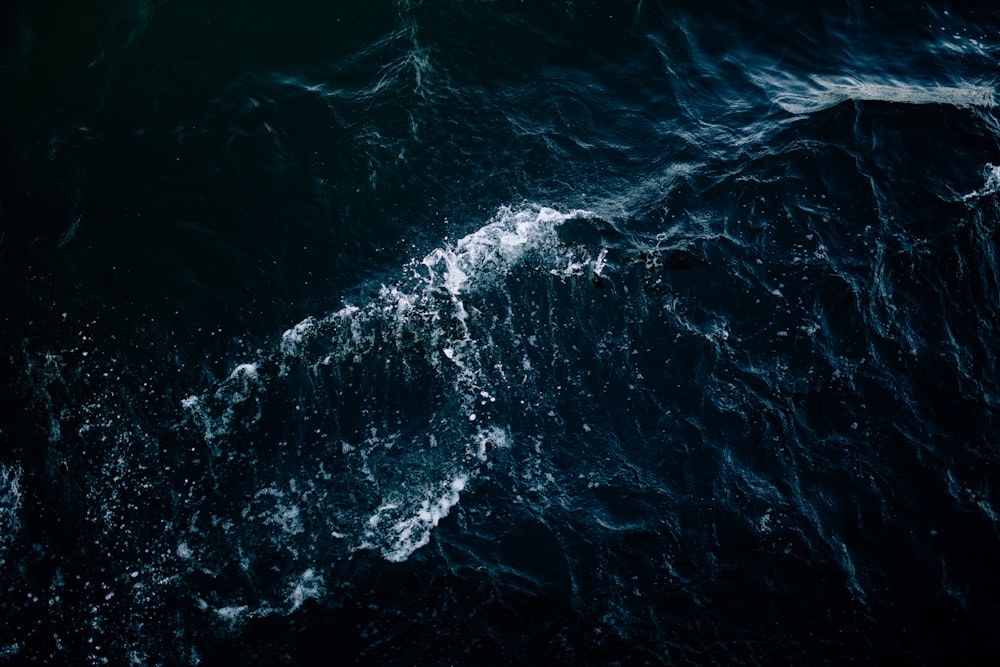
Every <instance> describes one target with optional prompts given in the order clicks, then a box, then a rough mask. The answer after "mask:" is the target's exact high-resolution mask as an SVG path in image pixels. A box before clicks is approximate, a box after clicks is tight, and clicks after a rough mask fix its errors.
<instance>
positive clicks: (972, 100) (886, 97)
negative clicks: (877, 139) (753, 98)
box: [755, 73, 996, 114]
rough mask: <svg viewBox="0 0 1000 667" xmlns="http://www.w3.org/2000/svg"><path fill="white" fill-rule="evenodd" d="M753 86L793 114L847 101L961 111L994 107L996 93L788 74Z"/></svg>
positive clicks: (969, 86)
mask: <svg viewBox="0 0 1000 667" xmlns="http://www.w3.org/2000/svg"><path fill="white" fill-rule="evenodd" d="M755 83H757V85H759V86H760V87H761V88H763V89H764V90H765V91H768V92H769V93H770V96H771V99H772V100H773V101H774V102H775V103H776V104H778V105H779V106H780V107H781V108H782V109H784V110H785V111H787V112H788V113H792V114H808V113H814V112H817V111H822V110H823V109H829V108H831V107H834V106H836V105H838V104H840V103H842V102H846V101H848V100H857V101H864V102H893V103H897V104H942V105H947V106H954V107H958V108H960V109H967V108H977V107H978V108H987V109H989V108H993V107H995V106H996V91H995V90H994V88H993V87H992V86H984V85H977V84H973V83H966V82H962V83H959V84H956V85H950V86H946V85H940V84H936V83H931V84H921V83H913V82H907V81H899V80H896V79H882V78H875V79H859V78H854V77H848V76H841V77H825V76H812V77H809V79H807V80H803V79H796V78H793V77H791V76H788V75H787V74H778V73H765V74H760V75H758V76H757V77H755Z"/></svg>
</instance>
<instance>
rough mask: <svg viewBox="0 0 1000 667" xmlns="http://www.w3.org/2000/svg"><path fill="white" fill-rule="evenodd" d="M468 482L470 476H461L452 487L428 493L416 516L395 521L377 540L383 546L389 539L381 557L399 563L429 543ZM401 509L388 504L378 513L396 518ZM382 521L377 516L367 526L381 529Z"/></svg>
mask: <svg viewBox="0 0 1000 667" xmlns="http://www.w3.org/2000/svg"><path fill="white" fill-rule="evenodd" d="M468 482H469V477H468V475H458V476H457V477H455V478H454V479H452V480H451V481H450V482H449V483H447V484H443V485H441V487H440V488H438V489H433V490H432V491H431V492H430V493H428V494H427V496H426V497H425V498H424V499H423V500H422V501H421V502H420V505H419V506H418V507H417V508H415V509H416V511H415V512H414V513H413V514H411V515H409V516H405V517H403V518H401V519H398V520H395V521H393V522H392V524H391V526H390V527H389V529H388V534H387V535H380V536H378V538H379V542H384V541H385V538H386V537H388V542H387V543H386V544H385V545H384V546H382V547H381V552H382V556H383V557H384V558H385V559H386V560H388V561H391V562H393V563H400V562H402V561H404V560H406V559H407V558H409V557H410V555H411V554H412V553H413V552H414V551H416V550H417V549H419V548H420V547H422V546H425V545H426V544H427V543H428V542H430V537H431V530H432V529H434V528H435V527H437V525H438V523H439V522H440V521H441V519H443V518H445V517H446V516H448V513H449V512H450V511H451V508H452V507H454V506H455V505H457V504H458V501H459V497H460V494H461V493H462V491H463V490H464V489H465V485H466V484H468ZM399 507H400V506H399V505H398V504H395V503H387V504H385V505H383V506H382V507H380V508H379V513H382V512H391V513H392V514H395V513H396V511H397V510H398V509H399ZM382 519H383V516H382V515H381V514H376V515H374V516H372V517H371V518H370V519H369V520H368V523H369V525H371V526H373V527H376V526H380V525H382V524H383V523H384V522H383V520H382Z"/></svg>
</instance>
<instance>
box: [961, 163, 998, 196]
mask: <svg viewBox="0 0 1000 667" xmlns="http://www.w3.org/2000/svg"><path fill="white" fill-rule="evenodd" d="M984 178H985V182H984V183H983V187H981V188H980V189H978V190H975V191H973V192H970V193H969V194H967V195H965V196H964V197H962V201H969V200H970V199H979V198H980V197H986V196H989V195H992V194H996V193H997V192H1000V165H994V164H987V165H986V169H985V175H984Z"/></svg>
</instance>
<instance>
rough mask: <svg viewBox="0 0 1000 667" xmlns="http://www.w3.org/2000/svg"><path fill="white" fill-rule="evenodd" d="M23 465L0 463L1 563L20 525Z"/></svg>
mask: <svg viewBox="0 0 1000 667" xmlns="http://www.w3.org/2000/svg"><path fill="white" fill-rule="evenodd" d="M20 512H21V467H20V466H18V465H13V466H5V465H0V564H2V563H3V562H4V559H5V556H6V553H7V549H8V548H9V547H10V543H11V542H12V541H13V538H14V535H15V533H16V532H17V530H18V528H19V526H20V521H21V519H20Z"/></svg>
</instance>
